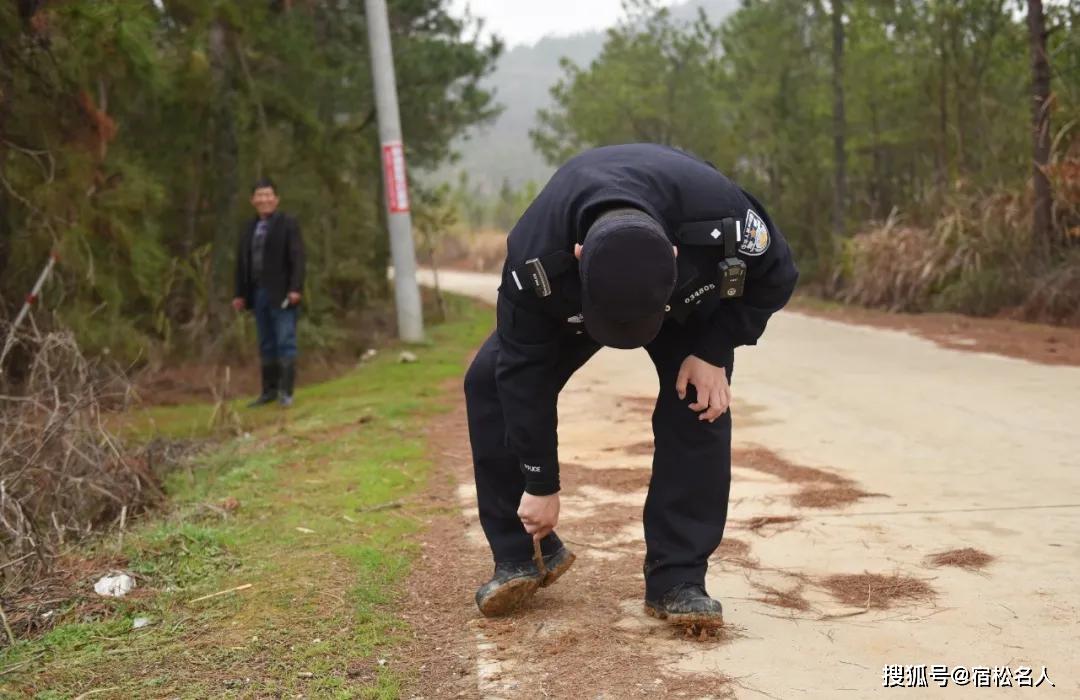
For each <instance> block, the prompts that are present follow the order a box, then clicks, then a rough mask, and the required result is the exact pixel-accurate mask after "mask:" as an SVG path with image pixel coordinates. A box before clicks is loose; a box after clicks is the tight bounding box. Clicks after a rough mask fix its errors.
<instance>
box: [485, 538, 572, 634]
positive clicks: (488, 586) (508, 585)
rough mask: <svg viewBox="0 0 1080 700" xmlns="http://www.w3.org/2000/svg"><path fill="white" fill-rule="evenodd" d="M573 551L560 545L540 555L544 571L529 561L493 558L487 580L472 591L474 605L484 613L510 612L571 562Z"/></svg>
mask: <svg viewBox="0 0 1080 700" xmlns="http://www.w3.org/2000/svg"><path fill="white" fill-rule="evenodd" d="M574 559H576V557H575V556H574V554H573V552H571V551H570V550H568V549H567V548H566V547H561V548H560V549H559V551H557V552H555V553H554V554H548V555H546V556H545V557H544V568H545V569H546V570H547V573H546V574H545V575H541V573H540V569H538V568H537V567H536V563H535V562H533V561H517V562H497V563H496V564H495V574H494V575H493V576H492V577H491V580H490V581H488V582H487V583H485V584H484V585H483V586H480V588H479V589H477V591H476V607H478V608H480V612H481V613H483V614H484V616H485V617H495V616H498V615H505V614H507V613H509V612H513V611H514V610H516V609H517V608H518V607H520V606H521V604H522V603H524V602H525V601H526V600H528V599H529V598H531V597H532V596H533V594H534V593H536V591H537V589H539V588H546V587H548V586H550V585H551V584H553V583H555V581H557V580H558V579H559V577H560V576H562V575H563V574H564V573H566V571H567V569H569V568H570V566H571V565H572V564H573V563H574Z"/></svg>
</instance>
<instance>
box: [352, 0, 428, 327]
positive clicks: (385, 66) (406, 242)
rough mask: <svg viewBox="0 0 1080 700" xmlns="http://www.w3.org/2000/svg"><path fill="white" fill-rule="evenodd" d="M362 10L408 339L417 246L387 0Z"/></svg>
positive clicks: (397, 292) (417, 319)
mask: <svg viewBox="0 0 1080 700" xmlns="http://www.w3.org/2000/svg"><path fill="white" fill-rule="evenodd" d="M364 4H365V7H366V9H367V26H368V44H369V45H370V46H371V71H372V73H373V74H374V78H375V109H376V114H377V115H378V118H379V141H380V143H381V144H382V165H383V186H384V188H385V189H386V219H387V223H388V225H389V228H390V256H391V258H392V260H393V263H394V301H395V303H396V305H397V321H398V337H399V338H401V340H404V341H406V342H410V343H418V342H421V341H422V340H423V339H424V317H423V311H422V310H421V306H420V289H419V287H417V285H416V250H415V247H414V245H413V237H412V216H411V215H410V214H409V184H408V179H407V176H406V174H405V146H404V144H403V143H402V141H401V115H400V114H398V98H397V82H396V80H395V78H394V53H393V50H392V49H391V48H390V20H389V18H388V17H387V13H386V0H364Z"/></svg>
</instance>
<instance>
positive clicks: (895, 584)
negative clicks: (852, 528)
mask: <svg viewBox="0 0 1080 700" xmlns="http://www.w3.org/2000/svg"><path fill="white" fill-rule="evenodd" d="M821 585H822V586H824V588H825V589H826V590H827V591H829V593H831V594H832V596H833V597H834V598H836V599H837V600H838V601H840V602H841V603H843V604H844V605H851V606H854V607H860V608H866V609H870V608H875V609H879V610H883V609H885V608H891V607H893V606H894V605H896V604H900V603H914V602H923V601H929V600H932V599H933V597H934V595H935V593H934V589H933V588H931V587H930V584H928V583H927V582H926V581H923V580H921V579H917V578H912V577H910V576H901V575H899V574H890V575H885V574H871V573H868V572H866V573H861V574H836V575H833V576H829V577H828V578H825V579H823V580H822V581H821Z"/></svg>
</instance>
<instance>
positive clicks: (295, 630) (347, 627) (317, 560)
mask: <svg viewBox="0 0 1080 700" xmlns="http://www.w3.org/2000/svg"><path fill="white" fill-rule="evenodd" d="M450 309H451V320H450V321H449V322H447V323H445V324H442V325H440V326H438V327H436V328H434V329H432V331H431V342H430V343H429V344H427V345H424V346H420V347H414V348H411V349H412V350H413V352H415V353H416V354H417V355H418V356H419V358H420V361H419V362H417V363H415V364H398V363H397V352H396V351H394V350H392V349H391V350H387V351H384V352H382V353H380V356H379V357H378V358H376V359H375V360H374V361H372V362H370V363H367V364H365V365H363V366H361V367H358V368H357V369H356V370H355V371H353V372H350V373H349V374H347V375H344V376H342V377H340V378H338V379H335V380H333V381H330V382H326V383H325V384H321V385H318V386H312V387H305V388H302V389H301V390H300V391H299V392H298V394H297V404H296V406H295V407H294V408H293V409H292V410H290V411H281V410H279V409H277V408H264V409H259V410H257V411H245V412H244V414H243V415H244V420H245V422H246V424H245V427H246V429H247V430H248V431H249V434H248V435H245V436H243V437H239V438H235V439H230V440H228V441H226V442H224V443H221V444H219V445H218V446H217V447H215V448H214V449H213V450H212V451H208V452H206V453H204V454H202V455H200V456H198V457H197V458H195V459H194V460H193V461H192V463H191V464H190V465H187V466H186V467H185V468H181V469H178V470H176V471H175V472H173V473H172V474H171V475H170V476H169V477H168V479H167V481H166V490H167V492H168V493H169V495H170V505H169V507H168V508H167V511H166V512H163V513H162V515H160V516H158V517H157V518H154V519H148V520H147V521H145V522H142V523H140V524H138V526H137V527H135V528H134V529H133V530H132V531H130V532H129V533H128V534H127V536H126V538H125V540H124V545H123V554H124V555H125V556H126V557H127V559H128V567H127V570H128V571H130V572H132V573H133V574H135V575H136V576H137V580H138V583H139V585H138V588H137V589H136V591H135V592H134V593H133V594H132V595H130V596H129V597H127V598H124V599H121V600H97V599H94V597H93V594H92V593H91V594H90V595H89V599H90V600H92V601H93V602H94V603H95V605H94V606H93V609H92V610H91V611H90V612H87V606H85V605H83V606H74V608H73V609H69V610H67V611H62V612H61V613H60V614H61V615H63V616H64V617H63V620H62V622H63V624H60V625H58V626H57V627H55V628H54V629H53V630H52V631H51V632H49V633H48V634H46V635H44V636H43V637H41V638H39V639H36V640H33V641H27V642H20V643H19V644H17V645H16V646H15V647H14V648H11V649H7V650H5V651H4V653H3V654H2V655H0V672H2V671H5V670H7V672H6V673H3V674H2V675H0V696H4V697H8V696H10V697H35V698H69V697H75V696H78V695H80V694H82V693H86V692H89V691H96V692H95V693H94V695H93V696H92V697H94V698H113V697H116V698H121V697H123V698H129V697H181V698H204V697H295V696H297V695H302V696H304V697H340V698H351V697H362V698H392V697H397V695H398V692H399V688H400V683H401V681H402V678H401V677H400V676H399V675H398V674H397V673H396V671H395V669H394V664H393V660H392V645H393V643H394V642H395V640H398V639H400V635H402V634H403V633H404V632H405V627H404V623H403V622H402V621H401V619H400V618H399V616H398V615H397V613H396V611H395V601H396V600H397V597H398V595H399V594H400V592H401V591H400V586H401V582H402V581H403V580H404V577H405V576H406V575H407V573H408V571H409V567H410V565H411V562H412V560H413V559H414V557H415V556H416V553H417V551H418V544H417V542H416V541H415V534H416V532H417V530H418V528H419V527H420V520H419V519H418V518H417V516H416V515H415V514H414V513H411V512H410V506H409V503H408V500H409V498H410V497H411V496H413V495H414V494H416V493H417V491H418V490H419V489H421V488H422V487H423V486H424V484H425V481H426V478H427V472H428V466H429V465H428V463H427V461H426V458H425V448H424V444H423V439H422V435H423V431H422V428H423V424H424V421H425V419H426V418H428V417H430V416H432V415H434V414H436V413H438V412H441V411H444V410H446V408H447V405H448V402H447V401H446V400H445V399H446V395H447V391H446V382H447V380H449V379H452V378H456V377H460V376H461V375H462V372H463V369H464V359H465V357H466V355H467V353H468V351H469V350H470V349H471V348H473V347H475V346H476V345H477V344H478V343H479V342H480V341H481V340H482V339H483V336H484V334H485V333H486V332H487V331H488V330H489V329H490V325H491V320H492V313H491V311H490V309H489V308H486V307H482V306H479V305H476V304H473V303H471V302H467V301H464V300H462V299H456V298H453V299H451V304H450ZM211 410H212V408H211V407H210V406H206V405H201V406H181V407H168V408H161V409H153V410H152V411H148V412H146V413H145V414H144V417H143V418H140V420H142V421H146V422H143V423H141V424H139V425H134V424H129V426H128V428H129V429H131V430H132V431H133V432H132V433H131V434H136V433H137V431H145V430H148V429H149V427H148V426H150V427H153V426H156V427H157V429H158V430H159V431H160V430H161V429H162V428H163V427H164V428H165V432H167V433H168V434H170V435H174V436H175V435H196V436H197V435H203V434H206V427H205V426H206V424H207V421H208V419H209V416H210V412H211ZM200 425H201V426H203V427H200ZM394 501H403V502H404V503H405V507H402V508H391V509H384V510H369V509H370V507H371V506H375V505H378V504H385V503H389V502H394ZM234 503H239V507H236V508H234V509H233V508H231V507H230V506H231V505H233V504H234ZM97 547H98V549H99V550H100V552H94V551H93V549H91V551H88V552H87V554H88V555H90V556H93V555H94V554H98V553H100V554H115V547H116V541H115V538H113V539H112V540H111V541H109V542H106V541H102V542H100V543H98V545H97ZM248 584H250V587H249V588H246V589H244V590H241V591H238V592H234V593H227V594H225V595H220V596H216V597H211V598H207V599H205V600H202V601H197V600H196V599H198V598H200V597H202V596H207V595H210V594H213V593H216V592H219V591H224V590H227V589H230V588H234V587H237V586H246V585H248ZM102 608H103V609H102ZM136 618H148V619H149V620H150V624H149V625H147V626H145V627H142V628H141V629H133V621H134V620H135V619H136ZM380 655H390V657H391V663H389V664H387V665H385V666H380V665H379V664H378V663H377V661H378V658H379V657H380ZM20 664H22V665H21V666H20ZM9 669H10V670H9Z"/></svg>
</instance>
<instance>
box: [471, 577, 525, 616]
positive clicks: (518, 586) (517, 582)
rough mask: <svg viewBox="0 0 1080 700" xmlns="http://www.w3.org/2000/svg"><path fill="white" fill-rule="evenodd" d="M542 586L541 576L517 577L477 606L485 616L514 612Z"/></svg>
mask: <svg viewBox="0 0 1080 700" xmlns="http://www.w3.org/2000/svg"><path fill="white" fill-rule="evenodd" d="M538 588H540V579H539V578H528V577H522V578H516V579H513V580H511V581H507V582H506V583H504V584H503V585H501V586H499V588H498V589H496V590H495V591H494V592H492V593H491V595H489V596H488V597H487V598H485V599H484V600H482V601H481V602H480V603H479V604H478V605H477V607H478V608H480V612H481V613H482V614H483V615H484V617H498V616H499V615H505V614H507V613H509V612H513V611H514V610H516V609H517V608H518V607H520V606H521V604H522V603H524V602H525V601H526V600H528V599H529V598H532V596H533V594H534V593H536V591H537V589H538Z"/></svg>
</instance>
